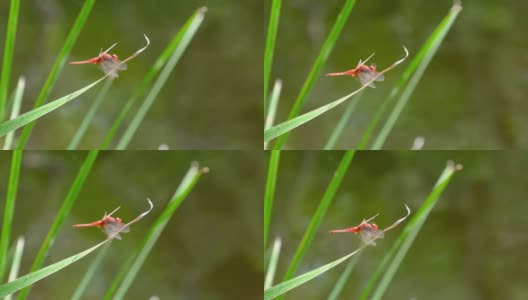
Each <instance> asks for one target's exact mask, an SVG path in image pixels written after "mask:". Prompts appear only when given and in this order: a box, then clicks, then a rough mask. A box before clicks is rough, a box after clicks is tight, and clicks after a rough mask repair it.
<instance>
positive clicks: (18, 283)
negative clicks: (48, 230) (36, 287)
mask: <svg viewBox="0 0 528 300" xmlns="http://www.w3.org/2000/svg"><path fill="white" fill-rule="evenodd" d="M108 241H109V240H104V241H103V242H101V243H99V244H97V245H95V246H93V247H92V248H89V249H87V250H84V251H83V252H81V253H78V254H75V255H72V256H70V257H68V258H65V259H63V260H61V261H59V262H56V263H54V264H51V265H49V266H47V267H44V268H42V269H39V270H36V271H33V272H31V273H29V274H27V275H25V276H22V277H20V278H18V279H16V280H15V281H12V282H9V283H6V284H4V285H1V286H0V298H2V297H5V296H7V295H11V294H13V293H15V292H17V291H19V290H21V289H24V288H25V289H24V290H27V289H28V288H29V287H30V286H31V285H32V284H33V283H35V282H37V281H39V280H42V279H44V278H46V277H48V276H50V275H52V274H53V273H55V272H58V271H60V270H61V269H64V268H66V267H67V266H69V265H71V264H72V263H74V262H76V261H78V260H79V259H81V258H83V257H85V256H86V255H88V254H90V253H92V252H93V251H95V250H96V249H97V248H99V247H100V246H102V245H103V244H105V243H106V242H108ZM24 290H23V291H24ZM19 298H20V295H19Z"/></svg>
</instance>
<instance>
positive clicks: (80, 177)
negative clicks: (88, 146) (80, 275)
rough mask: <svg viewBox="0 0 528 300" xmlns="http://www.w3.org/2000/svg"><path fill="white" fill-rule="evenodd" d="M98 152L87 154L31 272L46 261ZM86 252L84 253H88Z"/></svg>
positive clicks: (20, 297)
mask: <svg viewBox="0 0 528 300" xmlns="http://www.w3.org/2000/svg"><path fill="white" fill-rule="evenodd" d="M98 153H99V151H98V150H92V151H90V152H89V153H88V155H87V156H86V159H85V160H84V163H83V165H82V166H81V169H80V170H79V173H78V174H77V177H76V178H75V181H74V182H73V183H72V185H71V187H70V190H69V192H68V195H67V196H66V198H65V199H64V202H63V203H62V206H61V208H60V209H59V211H58V213H57V216H56V217H55V220H54V221H53V224H52V225H51V228H50V230H49V231H48V234H47V235H46V239H45V240H44V242H43V243H42V245H41V246H40V249H39V251H38V253H37V256H36V258H35V260H34V261H33V264H32V265H31V269H30V272H31V273H32V272H35V271H37V270H38V269H39V268H40V267H41V266H42V263H43V262H44V259H45V258H46V256H47V255H48V251H49V249H50V248H51V246H52V245H53V242H54V241H55V237H56V235H57V232H58V231H59V229H60V228H61V226H62V224H63V223H64V220H65V219H66V217H67V216H68V214H69V213H70V210H71V207H72V206H73V204H74V203H75V200H77V196H78V195H79V192H80V190H81V188H82V187H83V185H84V181H85V180H86V177H88V174H89V173H90V170H91V168H92V166H93V164H94V163H95V160H96V158H97V154H98ZM91 249H92V248H91ZM93 250H95V248H93ZM93 250H92V251H93ZM90 252H91V251H90ZM83 253H84V252H83ZM88 253H89V252H87V253H86V254H88ZM86 254H84V255H86ZM84 255H83V256H84ZM81 257H82V256H81ZM79 258H80V257H79ZM79 258H77V259H79ZM77 259H74V260H73V261H75V260H77ZM73 261H71V262H69V263H67V264H66V265H68V264H70V263H72V262H73ZM66 265H64V266H62V267H61V268H63V267H65V266H66ZM61 268H59V269H57V270H55V271H54V272H56V271H58V270H60V269H61ZM39 271H40V270H39ZM46 274H47V273H46ZM30 275H31V274H30ZM44 276H46V275H44ZM41 278H43V277H40V279H41ZM40 279H38V280H40ZM32 282H35V281H32ZM28 285H29V284H27V285H25V286H28ZM30 290H31V287H29V286H28V287H26V288H25V289H23V290H22V291H21V292H20V294H19V295H18V298H17V299H18V300H23V299H26V297H27V295H28V294H29V291H30Z"/></svg>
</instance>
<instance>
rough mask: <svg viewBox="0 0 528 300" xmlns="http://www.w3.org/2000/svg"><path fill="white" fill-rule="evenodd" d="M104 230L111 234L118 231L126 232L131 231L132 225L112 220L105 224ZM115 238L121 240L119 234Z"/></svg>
mask: <svg viewBox="0 0 528 300" xmlns="http://www.w3.org/2000/svg"><path fill="white" fill-rule="evenodd" d="M103 231H104V232H105V233H106V235H108V236H111V235H113V234H114V233H116V232H124V233H127V232H130V227H128V226H126V225H125V224H123V223H118V222H114V221H110V222H107V223H105V225H104V226H103ZM115 238H116V239H118V240H120V239H121V236H120V235H119V234H117V235H116V236H115Z"/></svg>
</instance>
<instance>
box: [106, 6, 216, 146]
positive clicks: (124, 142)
mask: <svg viewBox="0 0 528 300" xmlns="http://www.w3.org/2000/svg"><path fill="white" fill-rule="evenodd" d="M206 11H207V9H206V8H205V7H202V8H200V9H198V11H197V12H196V13H195V14H194V16H193V17H192V18H191V19H190V20H189V22H188V23H187V24H186V25H185V26H184V27H183V28H182V30H181V31H180V32H179V33H178V35H177V39H178V40H179V42H178V46H177V47H176V48H175V50H174V52H173V53H172V55H171V56H170V58H169V60H168V61H167V64H166V65H165V67H164V68H163V70H162V71H161V74H160V76H159V77H158V79H157V80H156V81H155V82H154V85H153V86H152V88H151V89H150V91H149V93H148V94H147V97H146V98H145V101H143V102H142V104H141V106H140V107H139V109H138V111H137V113H136V114H135V116H134V117H133V118H132V121H131V122H130V124H129V126H128V127H127V128H126V130H125V132H124V134H123V136H122V137H121V139H120V140H119V142H118V144H117V147H116V149H117V150H124V149H126V148H127V146H128V144H129V143H130V140H131V139H132V137H133V136H134V134H135V133H136V131H137V129H138V128H139V126H140V124H141V122H143V119H144V118H145V115H146V114H147V112H148V110H149V109H150V107H151V106H152V103H154V100H156V97H157V96H158V94H159V92H160V91H161V88H162V87H163V86H164V85H165V83H166V82H167V79H168V78H169V75H170V74H171V72H172V70H173V69H174V67H175V66H176V64H177V63H178V61H179V60H180V57H181V56H182V55H183V53H184V52H185V49H187V46H188V45H189V44H190V42H191V40H192V39H193V37H194V35H195V34H196V32H197V31H198V28H199V27H200V25H201V24H202V21H203V19H204V17H205V12H206Z"/></svg>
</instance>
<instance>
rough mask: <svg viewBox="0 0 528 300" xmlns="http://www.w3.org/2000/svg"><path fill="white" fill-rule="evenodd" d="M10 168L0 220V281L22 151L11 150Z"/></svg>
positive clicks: (9, 233) (3, 270) (13, 208)
mask: <svg viewBox="0 0 528 300" xmlns="http://www.w3.org/2000/svg"><path fill="white" fill-rule="evenodd" d="M12 153H13V154H12V158H11V170H10V173H9V181H8V183H7V195H6V202H5V208H4V220H3V222H2V235H1V236H0V282H2V281H3V278H4V273H5V270H6V267H7V248H8V247H9V237H10V236H11V229H12V225H13V214H14V212H15V202H16V196H17V190H18V179H19V177H20V165H21V162H22V151H20V150H14V151H12Z"/></svg>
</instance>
